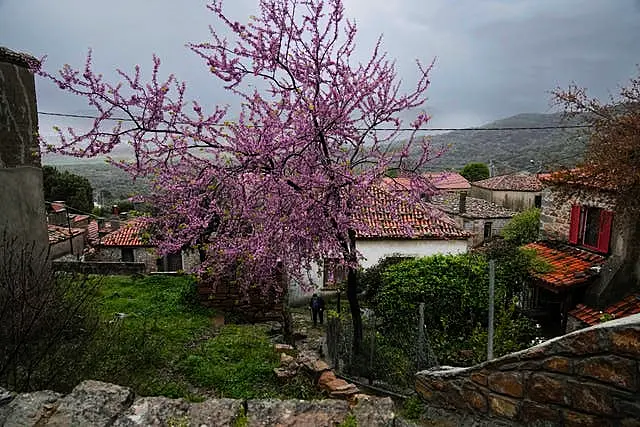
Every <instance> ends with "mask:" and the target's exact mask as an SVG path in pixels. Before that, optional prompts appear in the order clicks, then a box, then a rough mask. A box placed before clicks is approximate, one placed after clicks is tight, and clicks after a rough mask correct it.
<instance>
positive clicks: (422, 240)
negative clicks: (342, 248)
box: [289, 188, 470, 303]
mask: <svg viewBox="0 0 640 427" xmlns="http://www.w3.org/2000/svg"><path fill="white" fill-rule="evenodd" d="M391 204H394V205H395V204H402V205H403V206H402V209H401V210H400V211H401V212H402V213H401V214H400V215H398V216H397V217H394V216H392V215H391V214H390V212H391V211H393V210H392V209H391V208H390V205H391ZM356 220H357V221H360V222H361V223H362V224H363V225H364V226H366V228H367V229H368V230H369V231H368V232H367V233H359V234H358V235H357V236H356V248H357V250H358V252H359V253H360V256H361V259H360V266H361V267H362V268H365V269H366V268H369V267H372V266H374V265H375V264H377V263H378V262H379V261H380V260H382V259H383V258H386V257H389V256H399V257H424V256H430V255H436V254H461V253H466V252H467V250H468V247H469V237H470V233H469V232H467V231H465V230H463V229H462V228H461V227H459V226H458V225H457V224H456V222H455V221H454V220H453V219H451V218H450V217H449V216H447V214H446V213H444V212H443V211H442V210H440V209H438V208H437V207H436V206H435V205H433V204H430V203H421V204H419V205H410V204H409V203H407V202H406V201H403V200H400V199H398V198H396V197H394V196H393V195H392V194H391V193H389V192H387V191H385V190H383V189H382V188H376V189H375V190H373V197H372V198H371V199H370V201H369V203H367V205H366V206H363V207H362V209H361V211H360V213H359V214H358V216H357V218H356ZM307 277H308V280H309V282H310V285H311V286H304V288H305V289H303V287H301V286H299V284H297V283H291V284H290V287H289V298H290V301H291V302H293V303H296V302H300V301H304V300H308V298H309V297H310V295H311V294H312V293H314V292H317V291H318V290H328V291H331V290H334V289H335V288H336V287H337V284H339V283H341V282H343V281H344V280H346V270H345V269H344V268H342V267H341V266H340V265H338V264H337V263H336V262H334V261H332V260H331V259H326V260H325V261H324V262H323V263H322V265H318V266H314V267H313V269H312V270H311V271H310V272H308V274H307Z"/></svg>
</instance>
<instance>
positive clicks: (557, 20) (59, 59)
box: [0, 0, 640, 127]
mask: <svg viewBox="0 0 640 427" xmlns="http://www.w3.org/2000/svg"><path fill="white" fill-rule="evenodd" d="M227 4H228V5H229V6H228V8H229V12H230V13H231V14H232V15H233V16H234V17H235V18H236V19H238V20H245V19H246V18H247V17H248V16H249V15H251V14H255V13H256V10H255V7H256V4H257V1H256V0H242V1H241V0H234V1H228V2H227ZM345 4H346V8H347V12H348V16H350V17H352V18H354V19H355V20H356V22H357V24H358V28H359V30H360V33H359V38H358V44H359V50H358V57H359V58H360V59H364V58H366V52H368V51H370V49H371V48H372V47H373V45H374V43H375V41H376V38H377V36H378V35H379V34H380V33H382V34H384V47H385V49H386V50H387V51H388V52H389V55H390V56H391V57H395V58H397V60H398V61H397V64H398V68H399V72H400V75H401V77H402V78H403V81H404V82H405V83H406V84H410V83H411V82H412V80H413V79H415V75H416V74H415V73H416V72H415V63H414V61H415V59H420V60H421V61H423V62H430V61H431V60H432V59H433V58H437V60H436V67H435V69H434V71H433V75H432V87H431V89H430V92H429V103H428V106H427V110H428V111H429V112H430V113H431V114H432V116H433V125H434V126H451V127H458V126H472V125H479V124H482V123H484V122H487V121H489V120H494V119H497V118H501V117H504V116H508V115H512V114H517V113H520V112H546V111H549V97H550V96H549V93H548V92H549V91H550V90H552V89H554V88H556V87H558V86H560V87H565V86H567V85H568V84H569V83H570V82H572V81H575V82H576V83H578V84H580V85H583V86H585V87H588V88H589V89H590V93H592V94H594V95H597V96H601V97H602V96H607V94H608V93H610V92H615V90H616V88H617V87H618V86H619V85H621V84H624V83H625V82H626V81H627V80H628V79H629V78H630V77H631V76H633V75H634V74H635V72H636V68H635V65H636V64H637V63H638V62H640V44H638V43H637V40H640V1H638V0H616V1H609V0H591V1H589V0H563V1H561V2H559V1H557V0H536V1H531V0H430V1H428V2H427V1H424V0H345ZM210 22H212V19H211V16H210V15H209V12H208V11H207V10H206V9H205V6H204V2H195V1H188V2H176V1H171V0H155V1H153V2H151V1H143V0H138V1H131V0H128V1H125V0H112V1H110V2H107V3H104V2H86V1H80V0H56V1H49V0H27V1H25V0H0V43H1V44H3V45H5V46H7V47H9V48H13V49H17V50H23V51H27V52H30V53H32V54H34V55H36V56H41V55H44V54H48V55H49V62H48V63H49V67H53V68H58V67H60V66H61V65H62V64H64V63H70V64H73V65H78V66H79V65H82V63H83V61H84V55H85V54H86V50H87V47H89V46H91V47H92V48H93V49H94V58H95V65H96V68H98V69H104V70H105V74H107V75H109V73H110V72H107V71H106V70H111V69H113V68H115V67H122V68H124V69H125V70H126V69H131V68H132V67H133V65H135V64H137V63H140V64H141V65H142V66H143V67H146V68H147V69H148V68H149V64H150V59H151V54H152V53H153V52H155V53H157V54H158V55H159V56H160V57H161V58H162V60H163V67H162V69H163V70H164V71H165V72H166V73H169V72H175V73H176V74H177V75H178V76H179V77H180V78H182V79H184V80H186V81H187V82H188V84H189V86H190V88H191V93H192V95H193V96H194V97H197V98H198V99H205V100H208V101H209V102H210V103H211V104H213V103H216V102H218V103H229V102H234V101H233V99H230V98H229V97H228V95H227V94H226V93H224V91H223V90H221V88H220V86H221V85H220V83H219V82H216V81H214V80H212V79H210V77H209V75H208V73H207V70H206V67H204V66H203V65H202V63H201V61H200V60H199V59H198V58H197V57H196V56H195V55H193V54H192V53H191V52H189V51H188V49H186V48H185V47H184V45H185V43H187V42H190V41H201V40H206V38H207V36H208V24H209V23H210ZM38 101H39V104H40V108H41V109H42V110H53V111H65V112H74V111H83V110H84V109H85V106H84V103H82V102H81V101H79V100H75V99H72V98H70V97H69V96H67V95H64V94H62V93H60V92H59V91H58V90H57V89H56V88H54V87H52V86H51V85H49V84H48V83H45V82H38ZM42 121H43V123H46V125H48V124H49V121H50V120H49V119H43V120H42Z"/></svg>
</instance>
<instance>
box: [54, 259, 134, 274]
mask: <svg viewBox="0 0 640 427" xmlns="http://www.w3.org/2000/svg"><path fill="white" fill-rule="evenodd" d="M52 267H53V270H54V271H68V272H70V273H82V274H100V275H112V274H113V275H121V274H122V275H126V276H129V275H133V274H144V273H145V265H144V264H143V263H141V262H115V261H114V262H108V261H85V262H73V261H53V262H52Z"/></svg>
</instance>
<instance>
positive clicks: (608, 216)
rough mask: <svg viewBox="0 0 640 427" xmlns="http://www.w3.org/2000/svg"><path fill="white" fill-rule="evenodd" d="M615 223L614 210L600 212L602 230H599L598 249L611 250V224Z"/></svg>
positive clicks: (604, 251)
mask: <svg viewBox="0 0 640 427" xmlns="http://www.w3.org/2000/svg"><path fill="white" fill-rule="evenodd" d="M612 223H613V212H611V211H605V210H603V211H602V212H600V230H599V231H598V251H600V252H602V253H607V252H609V241H610V240H611V224H612Z"/></svg>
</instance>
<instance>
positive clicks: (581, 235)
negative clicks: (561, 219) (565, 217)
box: [569, 205, 613, 253]
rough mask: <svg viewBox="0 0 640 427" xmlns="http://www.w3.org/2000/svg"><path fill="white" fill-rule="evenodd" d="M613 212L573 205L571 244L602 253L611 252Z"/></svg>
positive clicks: (570, 232)
mask: <svg viewBox="0 0 640 427" xmlns="http://www.w3.org/2000/svg"><path fill="white" fill-rule="evenodd" d="M612 224H613V212H611V211H608V210H605V209H601V208H596V207H593V206H581V205H573V207H572V208H571V223H570V228H569V243H572V244H574V245H582V246H584V247H585V248H588V249H591V250H594V251H598V252H601V253H608V252H609V243H610V240H611V226H612Z"/></svg>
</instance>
